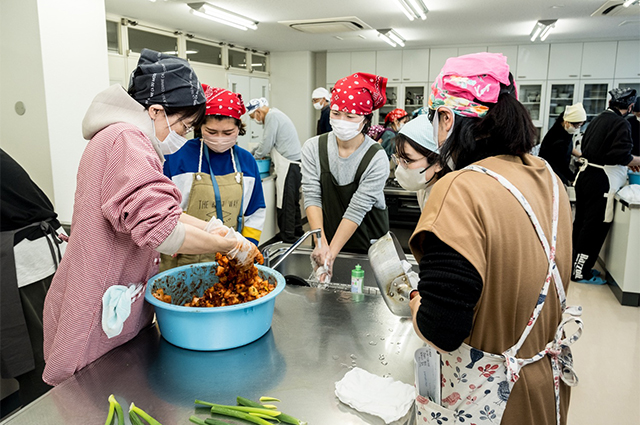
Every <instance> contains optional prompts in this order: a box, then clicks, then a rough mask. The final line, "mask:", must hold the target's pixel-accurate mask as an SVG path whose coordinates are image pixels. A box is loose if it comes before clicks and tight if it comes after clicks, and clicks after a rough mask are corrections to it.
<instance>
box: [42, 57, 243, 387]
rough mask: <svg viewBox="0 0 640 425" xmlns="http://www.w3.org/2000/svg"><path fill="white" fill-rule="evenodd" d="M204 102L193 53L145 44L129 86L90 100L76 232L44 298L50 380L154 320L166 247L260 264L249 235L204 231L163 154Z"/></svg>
mask: <svg viewBox="0 0 640 425" xmlns="http://www.w3.org/2000/svg"><path fill="white" fill-rule="evenodd" d="M205 101H206V99H205V96H204V92H203V91H202V87H201V86H200V83H199V82H198V78H197V77H196V75H195V73H194V72H193V69H191V67H190V66H189V63H188V62H187V61H186V60H184V59H180V58H176V57H174V56H168V55H164V54H162V53H159V52H154V51H151V50H147V49H144V50H143V51H142V53H141V55H140V60H139V62H138V66H137V67H136V69H135V70H134V72H133V73H132V75H131V82H130V86H129V90H128V93H127V91H126V90H125V89H123V88H122V87H121V86H119V85H114V86H111V87H109V88H108V89H106V90H104V91H103V92H101V93H99V94H98V95H97V96H96V97H95V99H94V101H93V103H92V104H91V106H90V107H89V110H88V111H87V113H86V115H85V118H84V120H83V123H82V127H83V135H84V137H85V139H87V140H89V142H88V143H87V146H86V148H85V150H84V153H83V155H82V159H81V160H80V164H79V168H78V176H77V179H76V181H77V189H76V194H75V204H74V211H73V218H72V222H71V229H72V236H71V237H70V238H69V243H68V244H67V249H66V251H65V255H64V257H63V258H62V261H61V262H60V266H59V268H58V270H57V272H56V274H55V276H54V278H53V281H52V283H51V287H50V289H49V291H48V293H47V298H46V300H45V305H44V312H43V326H44V330H43V333H44V343H43V348H44V359H45V362H46V366H45V370H44V374H43V379H44V381H45V382H46V383H48V384H50V385H57V384H59V383H61V382H62V381H64V380H65V379H67V378H69V377H71V376H72V375H73V374H74V373H75V372H76V371H77V370H79V369H82V368H83V367H85V366H86V365H88V364H89V363H91V362H93V361H94V360H96V359H97V358H99V357H101V356H102V355H103V354H105V353H107V352H108V351H110V350H112V349H113V348H115V347H118V346H119V345H121V344H124V343H125V342H127V341H129V340H131V339H132V338H134V337H135V336H136V335H137V334H138V332H139V331H140V330H141V329H144V328H145V327H147V326H148V325H150V324H151V321H152V319H153V307H152V306H151V305H150V304H148V303H146V302H145V301H144V291H145V288H146V282H147V281H148V279H149V278H150V277H151V276H153V275H154V274H156V273H157V272H158V264H159V262H160V254H161V253H162V254H169V255H172V254H176V253H184V254H203V253H215V252H222V253H226V254H227V255H229V256H231V257H234V258H243V257H246V261H244V262H243V264H244V265H246V266H248V265H249V264H251V263H253V257H251V258H249V257H250V256H249V255H244V253H245V252H247V250H248V249H249V248H250V247H247V244H248V245H252V244H251V243H250V242H248V241H246V240H244V241H243V240H239V239H238V238H235V237H234V239H231V238H225V236H222V232H219V233H217V234H214V233H211V232H208V231H205V229H206V226H207V222H206V221H204V220H199V219H197V218H195V217H192V216H189V215H187V214H184V213H183V212H182V208H181V207H180V199H181V195H180V191H179V190H178V188H177V187H176V185H175V184H173V183H172V182H171V180H169V179H168V178H167V177H166V176H165V175H164V174H163V173H162V163H163V162H164V155H168V154H171V153H174V152H175V151H177V150H178V149H179V148H180V147H181V146H182V145H183V144H184V142H186V138H185V136H186V134H187V133H188V132H189V130H190V128H192V127H195V126H198V125H199V124H200V123H201V121H202V118H203V116H204V112H205ZM221 227H222V226H221ZM222 230H224V229H222ZM225 235H226V233H225ZM245 242H246V243H245ZM240 253H243V256H240Z"/></svg>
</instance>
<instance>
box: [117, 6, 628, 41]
mask: <svg viewBox="0 0 640 425" xmlns="http://www.w3.org/2000/svg"><path fill="white" fill-rule="evenodd" d="M190 1H194V0H156V1H155V2H152V1H150V0H105V3H106V11H107V13H108V14H113V15H117V16H124V17H127V18H131V19H134V20H138V21H140V22H145V23H151V24H156V25H159V26H162V27H167V28H171V29H177V30H181V31H184V32H186V33H190V34H194V35H196V36H198V37H202V38H206V39H213V40H217V41H225V42H229V43H233V44H236V45H240V46H243V47H250V48H255V49H258V50H266V51H272V52H274V51H301V50H310V51H324V50H330V51H331V50H360V49H363V50H384V49H390V48H391V47H390V46H389V45H387V44H386V43H384V42H383V41H381V40H380V39H378V38H377V37H376V32H375V30H373V29H372V30H363V31H358V32H350V33H342V34H337V33H336V34H306V33H302V32H299V31H296V30H293V29H290V28H288V27H287V26H285V25H282V24H279V23H278V22H279V21H288V20H298V19H318V18H332V17H344V16H356V17H358V18H359V19H360V20H362V21H364V22H365V23H366V24H368V25H369V26H370V27H371V28H378V29H381V28H393V29H395V30H396V31H397V32H398V33H399V34H400V35H401V36H402V37H404V38H405V39H406V40H407V43H406V46H405V48H416V47H436V46H461V45H463V46H464V45H468V46H473V45H498V44H524V43H530V40H529V34H530V32H531V30H532V29H533V26H534V24H535V22H536V21H537V20H539V19H558V22H557V23H556V27H555V29H554V30H553V31H552V32H551V34H550V35H549V37H548V38H547V40H546V42H547V43H558V42H574V41H575V42H578V41H599V40H625V39H640V5H638V4H636V5H633V6H631V7H629V8H628V9H626V10H625V14H623V15H615V16H596V17H592V16H591V14H592V13H593V12H595V11H596V10H597V9H598V8H599V7H600V6H602V5H603V4H604V3H606V2H607V1H606V0H424V2H425V4H426V5H427V7H428V8H429V14H428V18H427V20H426V21H413V22H411V21H409V20H408V19H407V18H406V16H405V15H404V14H403V13H402V12H401V10H400V9H399V7H398V6H397V3H396V2H395V1H394V0H211V1H210V3H211V4H214V5H216V6H219V7H222V8H225V9H227V10H230V11H232V12H235V13H238V14H241V15H244V16H247V17H249V18H251V19H254V20H256V21H258V22H259V24H258V30H257V31H252V30H248V31H241V30H237V29H235V28H231V27H228V26H225V25H222V24H218V23H215V22H212V21H209V20H206V19H203V18H200V17H197V16H194V15H192V14H190V13H189V7H188V6H187V5H186V3H188V2H190ZM195 1H197V0H195ZM622 2H623V0H619V1H616V2H614V3H622ZM554 6H555V7H554ZM558 6H559V7H558ZM621 24H622V25H621ZM359 34H361V35H363V36H364V37H365V39H362V38H360V37H357V35H359ZM334 35H340V36H343V37H345V39H344V40H338V39H337V38H335V37H334Z"/></svg>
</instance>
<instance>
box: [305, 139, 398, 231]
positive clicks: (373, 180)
mask: <svg viewBox="0 0 640 425" xmlns="http://www.w3.org/2000/svg"><path fill="white" fill-rule="evenodd" d="M328 137H329V140H328V143H327V155H328V157H329V168H330V170H331V174H332V175H333V177H334V178H335V179H336V182H337V183H338V184H339V185H341V186H343V185H346V184H349V183H352V182H353V179H354V178H355V174H356V171H357V169H358V166H359V165H360V161H362V158H363V157H364V155H365V154H366V153H367V151H368V150H369V148H370V147H371V146H372V145H373V144H375V143H376V142H375V141H374V140H373V139H371V138H370V137H369V136H365V140H364V142H363V143H362V144H361V145H360V146H359V147H358V149H356V151H355V152H354V153H352V154H351V155H349V157H347V158H342V157H340V155H339V154H338V143H337V141H336V136H335V135H334V134H333V132H331V133H329V135H328ZM318 139H319V138H318V136H316V137H313V138H311V139H309V140H307V141H306V142H305V144H304V146H303V147H302V193H303V195H304V207H305V208H308V207H310V206H317V207H320V208H322V189H321V187H320V154H319V151H318ZM388 178H389V160H388V159H387V155H386V154H385V153H384V151H383V150H381V151H380V152H378V153H376V155H375V156H374V157H373V159H372V160H371V162H370V163H369V166H368V167H367V168H366V170H365V171H364V173H363V174H362V177H361V178H360V182H359V183H360V184H359V186H358V190H356V192H355V193H354V194H353V196H352V197H351V201H350V202H349V206H348V207H347V210H346V211H345V213H344V215H343V218H346V219H348V220H351V221H353V222H354V223H356V224H357V225H360V223H361V222H362V219H363V218H364V216H365V215H366V214H367V213H368V212H369V211H371V208H372V207H376V208H380V209H384V208H386V203H385V199H384V192H383V190H384V185H385V183H386V182H387V179H388Z"/></svg>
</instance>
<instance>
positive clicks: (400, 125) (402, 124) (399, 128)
mask: <svg viewBox="0 0 640 425" xmlns="http://www.w3.org/2000/svg"><path fill="white" fill-rule="evenodd" d="M402 127H404V123H403V122H401V123H400V124H398V131H400V130H402Z"/></svg>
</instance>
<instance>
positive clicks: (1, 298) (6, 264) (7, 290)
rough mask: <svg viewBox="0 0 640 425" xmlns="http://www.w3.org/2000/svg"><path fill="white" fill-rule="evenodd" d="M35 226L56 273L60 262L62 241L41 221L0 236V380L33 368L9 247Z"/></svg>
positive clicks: (31, 350)
mask: <svg viewBox="0 0 640 425" xmlns="http://www.w3.org/2000/svg"><path fill="white" fill-rule="evenodd" d="M36 226H38V227H40V228H41V229H42V231H43V233H44V235H45V237H46V238H47V242H48V244H49V250H50V251H51V258H52V259H53V263H54V264H55V267H56V269H57V268H58V264H60V260H62V253H61V251H60V246H59V245H60V244H61V243H62V241H61V240H60V239H59V238H58V236H57V234H56V232H55V230H54V229H53V227H52V226H51V224H50V223H49V221H42V222H39V223H34V224H31V225H29V226H25V227H23V228H21V229H16V230H11V231H6V232H1V233H0V279H2V285H0V288H1V290H0V302H1V305H0V312H1V314H2V318H1V319H0V324H1V328H0V335H2V339H0V342H1V344H0V353H2V356H1V357H2V361H1V364H2V370H1V375H2V378H13V377H16V376H19V375H22V374H23V373H27V372H29V371H31V370H33V369H34V368H35V363H34V358H33V349H32V346H31V341H30V339H29V333H28V330H27V324H26V321H25V318H24V311H23V310H22V302H21V301H20V292H19V289H18V278H17V275H16V261H15V256H14V252H13V246H14V236H15V234H16V233H18V232H20V231H21V230H24V229H26V228H29V227H36ZM49 237H51V239H49ZM52 240H53V242H52ZM56 249H57V252H56Z"/></svg>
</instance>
